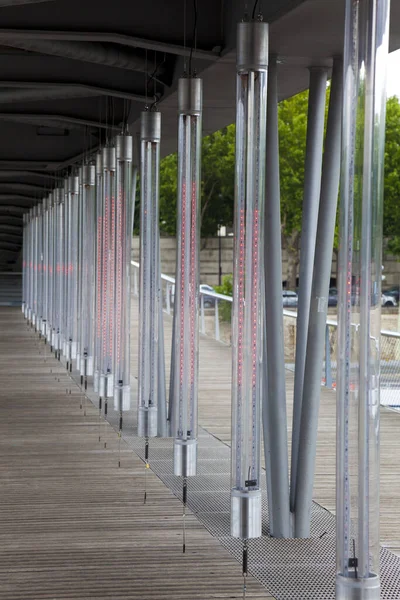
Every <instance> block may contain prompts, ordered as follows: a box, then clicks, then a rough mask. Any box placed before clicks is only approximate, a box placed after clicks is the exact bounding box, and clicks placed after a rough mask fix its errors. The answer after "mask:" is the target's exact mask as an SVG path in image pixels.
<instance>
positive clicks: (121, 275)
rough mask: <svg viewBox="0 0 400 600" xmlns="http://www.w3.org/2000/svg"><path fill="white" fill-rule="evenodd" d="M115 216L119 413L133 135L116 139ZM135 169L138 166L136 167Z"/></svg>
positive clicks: (126, 328) (125, 403) (126, 395)
mask: <svg viewBox="0 0 400 600" xmlns="http://www.w3.org/2000/svg"><path fill="white" fill-rule="evenodd" d="M116 152H117V171H116V211H115V213H116V219H115V240H116V241H115V316H114V323H115V331H114V340H115V343H114V374H115V375H114V384H115V390H114V404H115V409H116V410H118V411H119V412H120V413H121V412H122V411H123V410H129V408H130V394H131V387H130V280H131V278H130V272H131V244H132V232H133V214H134V195H133V193H132V184H133V185H134V187H136V181H134V182H133V181H132V173H133V169H132V154H133V140H132V136H130V135H119V136H117V139H116ZM135 172H136V170H135Z"/></svg>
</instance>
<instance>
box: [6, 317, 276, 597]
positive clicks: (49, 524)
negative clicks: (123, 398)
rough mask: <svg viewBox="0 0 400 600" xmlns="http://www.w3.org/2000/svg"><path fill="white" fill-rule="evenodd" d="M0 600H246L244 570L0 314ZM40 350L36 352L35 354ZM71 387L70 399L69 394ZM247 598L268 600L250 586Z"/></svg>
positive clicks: (16, 323)
mask: <svg viewBox="0 0 400 600" xmlns="http://www.w3.org/2000/svg"><path fill="white" fill-rule="evenodd" d="M0 334H1V335H0V415H1V416H0V514H1V525H0V599H1V600H28V599H31V600H67V599H68V600H72V599H74V600H88V599H96V600H106V599H108V600H110V599H112V600H128V599H129V600H131V599H134V598H138V599H141V600H145V599H146V600H150V599H157V600H164V599H168V600H170V599H175V598H180V599H182V600H191V599H192V598H193V599H202V600H209V599H214V598H215V599H216V598H218V599H223V598H225V599H228V598H242V594H241V586H242V578H241V575H240V566H239V565H238V563H237V562H236V561H235V560H234V559H233V558H232V557H231V555H230V554H229V553H228V552H227V551H226V550H225V549H224V548H223V547H222V546H221V545H220V544H219V542H218V540H216V539H215V538H213V537H212V536H211V535H210V534H209V533H208V532H207V531H206V530H205V529H204V527H203V526H202V525H201V524H200V523H199V522H198V521H197V519H196V518H195V517H194V516H193V515H189V516H188V518H187V524H188V529H189V532H188V537H189V540H190V543H189V544H188V548H187V552H186V554H185V555H183V554H182V551H181V543H182V529H181V528H182V517H181V514H182V505H181V503H180V502H179V501H178V500H177V499H176V498H175V497H174V496H173V495H172V493H171V492H170V491H169V489H168V488H167V487H166V486H165V485H164V484H163V483H162V482H161V481H160V480H159V479H158V478H157V477H156V476H155V475H154V474H152V473H149V474H148V478H147V489H148V491H149V496H150V497H151V501H149V502H148V503H147V504H146V505H143V486H144V468H143V463H142V461H140V459H139V458H137V456H136V455H134V454H133V453H132V451H131V450H129V449H128V447H127V446H125V444H123V453H122V466H121V468H120V469H118V468H117V447H118V446H117V438H116V435H115V432H114V431H113V430H112V428H111V427H110V426H108V425H107V426H105V427H106V428H107V430H104V432H103V433H104V434H105V435H106V437H107V449H106V450H104V449H103V445H102V444H99V442H98V417H97V410H96V409H95V407H94V406H93V405H91V404H87V406H86V411H87V416H86V418H85V417H84V416H83V409H82V410H81V409H80V400H81V398H80V395H79V392H78V389H77V388H76V387H74V386H73V384H71V381H70V379H69V377H68V376H67V375H66V373H65V369H63V368H62V367H61V365H59V364H58V363H57V362H56V361H55V360H54V358H52V357H50V356H47V360H45V355H44V353H43V351H44V345H43V343H39V342H38V340H37V337H36V336H35V335H34V334H33V333H32V332H31V331H30V330H28V328H27V325H26V323H25V321H24V320H23V316H22V313H21V311H20V310H19V309H12V308H2V309H0ZM39 351H40V352H41V353H40V354H39ZM70 388H72V393H71V394H69V393H68V394H66V390H69V389H70ZM247 597H248V598H249V599H255V598H272V596H269V595H268V594H267V593H266V591H265V590H264V588H262V587H261V585H259V584H258V583H257V582H256V581H255V580H253V579H252V578H251V577H250V578H249V580H248V596H247Z"/></svg>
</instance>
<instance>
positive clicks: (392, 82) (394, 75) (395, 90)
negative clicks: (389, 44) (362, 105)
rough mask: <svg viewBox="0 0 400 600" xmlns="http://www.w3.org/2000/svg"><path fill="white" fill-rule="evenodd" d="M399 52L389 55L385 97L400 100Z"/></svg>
mask: <svg viewBox="0 0 400 600" xmlns="http://www.w3.org/2000/svg"><path fill="white" fill-rule="evenodd" d="M399 73H400V50H396V52H391V53H390V55H389V68H388V77H387V95H388V98H390V96H398V97H399V98H400V77H399Z"/></svg>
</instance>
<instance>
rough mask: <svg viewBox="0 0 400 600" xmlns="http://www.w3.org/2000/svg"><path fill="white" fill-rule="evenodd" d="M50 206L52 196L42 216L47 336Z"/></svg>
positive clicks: (43, 288)
mask: <svg viewBox="0 0 400 600" xmlns="http://www.w3.org/2000/svg"><path fill="white" fill-rule="evenodd" d="M49 208H50V198H45V199H44V200H43V216H42V220H43V224H42V233H43V237H42V334H43V335H44V336H45V337H46V338H47V323H48V312H49Z"/></svg>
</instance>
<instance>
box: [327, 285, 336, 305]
mask: <svg viewBox="0 0 400 600" xmlns="http://www.w3.org/2000/svg"><path fill="white" fill-rule="evenodd" d="M328 306H337V288H334V287H332V288H329V296H328Z"/></svg>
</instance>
